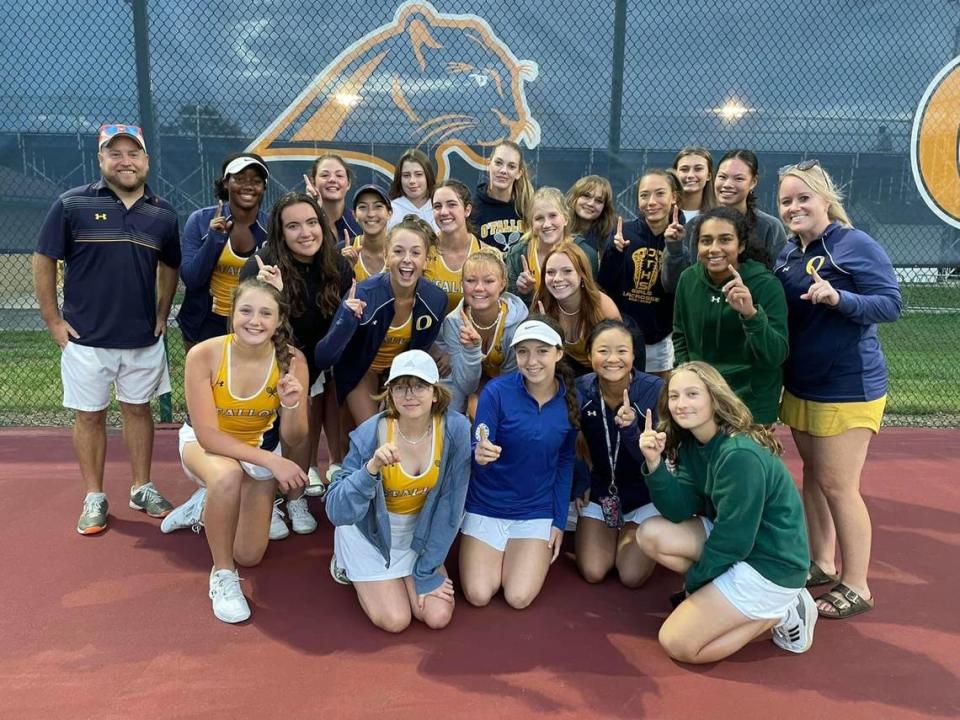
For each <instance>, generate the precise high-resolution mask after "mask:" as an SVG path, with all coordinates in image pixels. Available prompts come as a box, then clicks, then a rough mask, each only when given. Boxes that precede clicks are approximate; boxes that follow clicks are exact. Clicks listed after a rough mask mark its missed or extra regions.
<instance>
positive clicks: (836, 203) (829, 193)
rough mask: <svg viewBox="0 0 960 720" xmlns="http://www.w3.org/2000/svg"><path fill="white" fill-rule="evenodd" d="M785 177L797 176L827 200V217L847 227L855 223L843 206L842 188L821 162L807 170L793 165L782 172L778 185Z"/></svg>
mask: <svg viewBox="0 0 960 720" xmlns="http://www.w3.org/2000/svg"><path fill="white" fill-rule="evenodd" d="M785 177H795V178H797V180H799V181H800V182H802V183H803V184H804V185H806V186H807V187H808V188H810V190H812V191H813V192H814V194H816V195H819V196H820V197H822V198H823V199H824V200H826V201H827V217H829V218H830V220H836V221H837V222H839V223H840V224H841V225H846V226H847V227H851V226H852V225H853V223H852V222H850V217H849V216H848V215H847V211H846V210H845V209H844V207H843V193H841V192H840V188H838V187H837V186H836V185H835V184H834V182H833V178H831V177H830V175H829V174H827V171H826V170H824V169H823V166H822V165H820V163H819V162H818V163H817V164H816V165H814V166H813V167H811V168H809V169H807V170H801V169H800V168H799V167H798V166H797V165H791V166H790V167H788V168H787V169H785V170H783V171H782V172H781V173H780V179H779V181H778V182H777V187H779V186H780V185H781V184H782V183H783V179H784V178H785Z"/></svg>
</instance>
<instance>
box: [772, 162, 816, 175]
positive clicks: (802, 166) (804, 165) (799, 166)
mask: <svg viewBox="0 0 960 720" xmlns="http://www.w3.org/2000/svg"><path fill="white" fill-rule="evenodd" d="M815 167H818V168H820V170H821V172H822V171H823V167H822V166H821V165H820V161H819V160H817V159H816V158H810V159H809V160H801V161H800V162H798V163H793V164H791V165H784V166H783V167H782V168H780V170H778V171H777V173H778V174H779V175H781V176H782V175H784V174H785V173H787V172H789V171H790V170H800V171H801V172H806V171H807V170H813V168H815Z"/></svg>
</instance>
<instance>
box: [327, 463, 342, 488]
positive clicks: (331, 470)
mask: <svg viewBox="0 0 960 720" xmlns="http://www.w3.org/2000/svg"><path fill="white" fill-rule="evenodd" d="M338 472H340V463H330V467H328V468H327V484H328V485H329V484H330V483H332V482H333V476H334V475H336V474H337V473H338Z"/></svg>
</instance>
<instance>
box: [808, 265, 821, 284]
mask: <svg viewBox="0 0 960 720" xmlns="http://www.w3.org/2000/svg"><path fill="white" fill-rule="evenodd" d="M810 269H811V270H812V271H813V272H811V273H810V274H811V275H812V276H813V281H814V282H820V281H821V280H823V278H821V277H820V273H818V272H817V269H816V268H815V267H811V268H810Z"/></svg>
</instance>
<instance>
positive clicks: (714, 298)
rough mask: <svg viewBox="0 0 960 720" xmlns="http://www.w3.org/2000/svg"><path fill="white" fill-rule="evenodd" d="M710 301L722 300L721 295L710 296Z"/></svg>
mask: <svg viewBox="0 0 960 720" xmlns="http://www.w3.org/2000/svg"><path fill="white" fill-rule="evenodd" d="M710 302H715V303H718V302H720V296H719V295H714V296H713V297H711V298H710Z"/></svg>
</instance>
